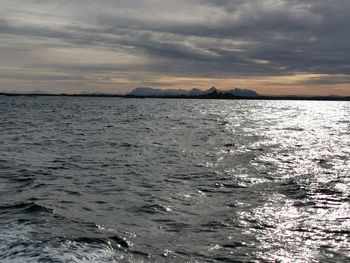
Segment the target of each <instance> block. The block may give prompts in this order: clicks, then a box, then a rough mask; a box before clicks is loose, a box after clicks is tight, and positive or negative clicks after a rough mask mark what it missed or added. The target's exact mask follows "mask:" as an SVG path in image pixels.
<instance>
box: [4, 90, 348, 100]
mask: <svg viewBox="0 0 350 263" xmlns="http://www.w3.org/2000/svg"><path fill="white" fill-rule="evenodd" d="M0 96H9V97H11V96H12V97H14V96H16V97H18V96H26V97H42V96H46V97H58V96H61V97H103V98H126V99H136V98H137V99H145V98H157V99H207V100H210V99H214V100H310V101H350V96H300V95H295V96H266V95H258V96H253V97H249V96H235V95H231V94H228V93H222V92H217V91H214V92H212V93H209V94H204V95H164V96H163V95H162V96H151V95H150V96H134V95H130V94H127V95H120V94H101V93H89V94H79V93H77V94H67V93H61V94H50V93H49V94H47V93H13V92H0Z"/></svg>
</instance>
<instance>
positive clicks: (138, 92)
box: [127, 87, 259, 97]
mask: <svg viewBox="0 0 350 263" xmlns="http://www.w3.org/2000/svg"><path fill="white" fill-rule="evenodd" d="M209 94H225V95H232V96H237V97H257V96H259V94H258V93H256V92H255V91H254V90H249V89H243V88H235V89H231V90H218V89H216V88H215V87H212V88H210V89H207V90H200V89H197V88H193V89H192V90H190V91H188V90H182V89H165V90H162V89H154V88H150V87H139V88H135V89H134V90H133V91H131V92H130V93H129V94H127V95H129V96H135V97H148V96H150V97H152V96H154V97H162V96H164V97H166V96H205V95H209Z"/></svg>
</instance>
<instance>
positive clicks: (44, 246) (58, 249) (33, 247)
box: [0, 224, 143, 263]
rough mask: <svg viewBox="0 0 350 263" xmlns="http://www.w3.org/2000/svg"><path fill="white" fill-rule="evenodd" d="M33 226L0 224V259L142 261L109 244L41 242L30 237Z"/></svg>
mask: <svg viewBox="0 0 350 263" xmlns="http://www.w3.org/2000/svg"><path fill="white" fill-rule="evenodd" d="M36 232H37V231H36V227H35V226H30V225H18V224H9V225H3V226H1V227H0V261H1V262H4V263H12V262H16V263H33V262H39V261H40V262H42V261H58V262H77V263H78V262H79V263H88V262H143V261H142V260H138V259H136V258H135V257H133V256H132V255H131V254H130V253H127V252H123V251H116V250H114V249H113V248H112V246H109V245H108V244H103V243H102V244H97V243H96V244H95V243H94V244H90V243H86V242H77V241H71V240H65V241H63V242H60V243H57V242H46V243H45V242H43V241H42V240H40V239H38V238H33V236H34V235H35V234H36Z"/></svg>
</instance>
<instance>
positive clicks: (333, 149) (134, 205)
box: [0, 97, 350, 262]
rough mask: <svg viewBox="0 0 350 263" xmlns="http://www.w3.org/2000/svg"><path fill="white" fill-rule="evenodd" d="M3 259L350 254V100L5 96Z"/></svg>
mask: <svg viewBox="0 0 350 263" xmlns="http://www.w3.org/2000/svg"><path fill="white" fill-rule="evenodd" d="M0 123H1V125H0V261H3V262H92V261H94V262H111V261H112V262H113V261H115V262H233V261H237V262H255V261H256V262H275V261H279V262H291V261H292V262H317V261H322V262H345V261H349V260H350V239H349V234H350V206H349V199H350V162H349V156H350V136H349V135H350V103H348V102H309V101H242V100H241V101H219V100H217V101H214V100H167V99H117V98H67V97H34V98H30V97H0Z"/></svg>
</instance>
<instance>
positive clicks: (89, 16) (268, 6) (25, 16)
mask: <svg viewBox="0 0 350 263" xmlns="http://www.w3.org/2000/svg"><path fill="white" fill-rule="evenodd" d="M0 4H1V6H2V8H1V10H0V17H1V19H0V37H1V39H2V43H0V54H1V55H2V56H3V57H5V58H6V59H2V61H0V66H9V65H10V66H15V67H22V70H23V72H24V71H25V70H26V69H28V68H33V67H37V68H40V69H41V70H43V71H45V70H48V69H49V70H50V71H52V72H53V71H55V70H56V71H57V72H58V73H59V74H62V76H68V75H72V74H77V75H79V76H82V75H87V76H89V75H90V76H95V75H99V74H101V72H104V73H105V75H108V76H107V77H106V80H111V81H112V80H113V79H116V78H117V77H118V78H120V77H122V75H123V74H124V75H123V76H124V78H132V77H133V76H134V75H138V77H139V78H140V79H142V77H143V78H144V79H145V82H150V83H153V82H152V80H149V77H147V76H153V75H156V74H157V75H164V76H174V77H196V78H200V77H203V78H204V77H215V78H219V77H222V78H227V77H228V76H230V77H242V76H246V77H247V78H249V77H256V76H266V77H273V76H281V75H296V74H320V75H330V76H332V75H334V76H335V77H334V79H338V80H339V77H337V76H338V75H344V76H345V77H342V78H341V79H342V84H344V83H348V77H347V76H348V75H349V74H350V73H349V72H350V71H349V70H350V35H349V34H348V32H347V31H348V29H347V25H349V24H350V17H349V16H348V14H349V12H350V2H349V1H347V0H339V1H337V2H336V3H335V2H334V1H333V2H332V1H330V0H309V1H304V0H303V1H302V0H263V1H261V0H244V1H243V0H233V1H228V0H186V1H185V0H177V1H170V0H144V1H141V0H128V1H127V0H119V1H112V0H100V1H96V0H73V1H67V0H61V1H56V2H52V1H44V0H28V1H25V2H23V1H19V0H11V1H10V0H0ZM45 67H47V68H45ZM71 70H73V71H71ZM57 72H56V73H57ZM16 74H18V76H19V78H20V79H25V78H26V76H27V75H26V74H24V73H23V74H22V75H21V72H20V71H18V72H17V73H16ZM20 75H21V76H20ZM38 76H39V75H38ZM140 76H141V77H140ZM113 77H114V78H113ZM0 78H5V76H0ZM32 78H35V75H34V76H32V77H28V80H32ZM78 78H80V77H78ZM87 78H88V77H87ZM327 78H328V77H327ZM330 78H331V77H330ZM53 80H55V79H53ZM322 80H324V77H320V78H319V79H317V80H315V79H310V80H308V81H305V82H303V83H301V82H295V84H296V85H300V84H305V85H308V84H310V83H315V85H316V84H317V81H319V82H318V84H320V85H321V84H322ZM140 82H142V80H140ZM123 83H125V82H123ZM131 83H133V84H134V82H132V81H131ZM332 83H334V84H337V83H339V82H338V81H333V82H332Z"/></svg>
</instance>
